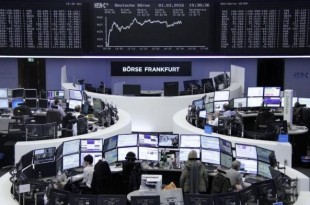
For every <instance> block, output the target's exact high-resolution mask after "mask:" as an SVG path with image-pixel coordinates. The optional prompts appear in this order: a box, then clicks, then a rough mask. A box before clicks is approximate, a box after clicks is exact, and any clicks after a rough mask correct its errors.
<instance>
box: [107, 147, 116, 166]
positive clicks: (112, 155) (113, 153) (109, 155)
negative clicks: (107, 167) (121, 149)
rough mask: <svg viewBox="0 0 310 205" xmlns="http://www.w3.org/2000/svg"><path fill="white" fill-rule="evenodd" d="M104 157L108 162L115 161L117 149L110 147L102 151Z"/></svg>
mask: <svg viewBox="0 0 310 205" xmlns="http://www.w3.org/2000/svg"><path fill="white" fill-rule="evenodd" d="M104 158H105V160H107V162H108V163H109V164H112V163H115V162H117V149H112V150H110V151H107V152H105V153H104Z"/></svg>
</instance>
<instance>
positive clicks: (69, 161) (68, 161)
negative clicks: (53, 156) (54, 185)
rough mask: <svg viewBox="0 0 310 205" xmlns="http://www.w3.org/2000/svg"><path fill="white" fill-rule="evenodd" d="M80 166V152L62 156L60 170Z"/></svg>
mask: <svg viewBox="0 0 310 205" xmlns="http://www.w3.org/2000/svg"><path fill="white" fill-rule="evenodd" d="M79 166H80V154H79V153H76V154H70V155H66V156H63V157H62V170H67V169H74V168H77V167H79Z"/></svg>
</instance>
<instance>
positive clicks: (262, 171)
mask: <svg viewBox="0 0 310 205" xmlns="http://www.w3.org/2000/svg"><path fill="white" fill-rule="evenodd" d="M269 167H270V164H268V163H265V162H261V161H258V167H257V174H258V175H260V176H262V177H266V178H268V179H272V176H271V173H270V169H269Z"/></svg>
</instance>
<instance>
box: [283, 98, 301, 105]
mask: <svg viewBox="0 0 310 205" xmlns="http://www.w3.org/2000/svg"><path fill="white" fill-rule="evenodd" d="M296 102H298V97H293V101H292V107H294V105H295V103H296ZM281 107H284V97H282V98H281Z"/></svg>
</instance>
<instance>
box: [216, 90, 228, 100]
mask: <svg viewBox="0 0 310 205" xmlns="http://www.w3.org/2000/svg"><path fill="white" fill-rule="evenodd" d="M228 100H229V90H221V91H215V92H214V101H228Z"/></svg>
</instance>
